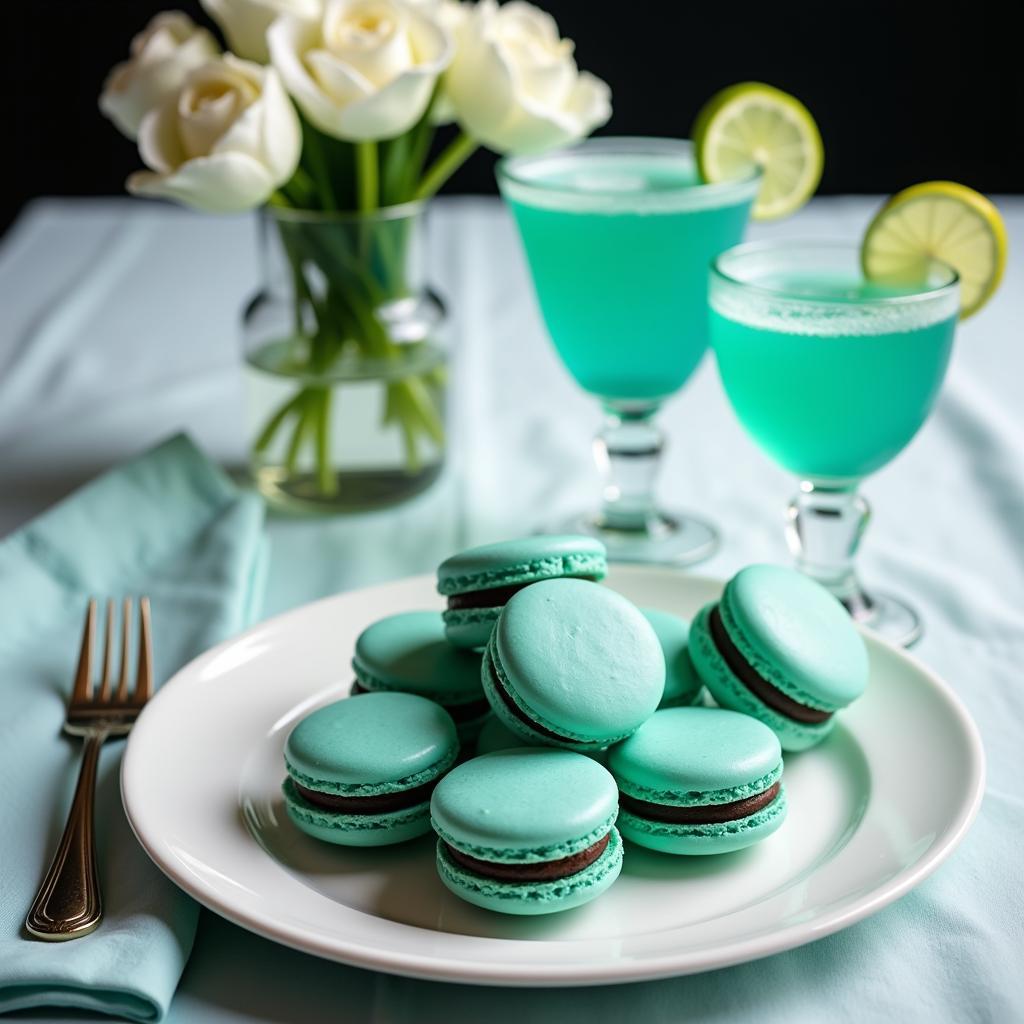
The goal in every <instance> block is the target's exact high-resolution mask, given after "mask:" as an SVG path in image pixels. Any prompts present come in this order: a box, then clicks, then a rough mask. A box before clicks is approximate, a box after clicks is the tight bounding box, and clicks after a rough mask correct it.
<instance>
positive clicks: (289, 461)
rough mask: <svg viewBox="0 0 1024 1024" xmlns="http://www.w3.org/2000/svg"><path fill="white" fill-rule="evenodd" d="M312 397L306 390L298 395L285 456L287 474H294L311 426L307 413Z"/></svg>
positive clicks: (309, 391)
mask: <svg viewBox="0 0 1024 1024" xmlns="http://www.w3.org/2000/svg"><path fill="white" fill-rule="evenodd" d="M312 397H313V395H312V392H311V390H310V389H308V388H305V389H303V391H302V392H301V393H300V394H299V405H298V415H297V416H296V419H295V426H294V427H293V428H292V437H291V441H289V443H288V454H287V455H286V456H285V467H286V468H287V470H288V472H289V473H294V472H295V469H296V467H297V466H298V463H299V454H300V453H301V451H302V442H303V439H304V438H305V436H306V432H307V430H308V429H309V427H310V425H311V423H310V415H309V413H310V400H311V399H312Z"/></svg>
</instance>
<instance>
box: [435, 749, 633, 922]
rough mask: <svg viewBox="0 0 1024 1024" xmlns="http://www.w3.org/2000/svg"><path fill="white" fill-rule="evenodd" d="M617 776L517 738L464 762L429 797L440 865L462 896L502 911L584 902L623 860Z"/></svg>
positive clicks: (610, 878) (611, 879) (613, 874)
mask: <svg viewBox="0 0 1024 1024" xmlns="http://www.w3.org/2000/svg"><path fill="white" fill-rule="evenodd" d="M617 814H618V791H617V788H616V785H615V780H614V779H613V778H612V777H611V775H610V774H609V773H608V771H607V769H605V768H603V767H602V766H601V765H599V764H598V763H597V762H596V761H594V760H593V759H592V758H589V757H585V756H583V755H581V754H576V753H573V752H572V751H569V750H555V749H553V748H550V747H547V748H542V747H521V748H518V749H515V750H501V751H497V752H495V753H492V754H487V755H486V756H484V757H477V758H474V759H473V760H471V761H467V762H465V763H464V764H461V765H459V766H458V767H457V768H455V769H454V770H453V771H452V772H450V773H449V774H448V775H446V776H445V777H444V779H442V780H441V782H440V783H439V784H438V786H437V788H436V789H435V790H434V795H433V797H432V798H431V801H430V818H431V824H432V825H433V827H434V831H435V832H436V833H437V835H438V843H437V870H438V874H439V875H440V877H441V881H442V882H443V883H444V884H445V885H446V886H447V887H448V888H449V889H450V890H451V891H452V892H453V893H455V895H456V896H459V897H461V898H462V899H464V900H466V901H468V902H469V903H473V904H475V905H476V906H479V907H484V908H485V909H487V910H497V911H500V912H501V913H505V914H549V913H552V912H554V911H558V910H568V909H570V908H571V907H578V906H580V905H581V904H583V903H587V902H589V901H590V900H592V899H594V898H595V897H596V896H599V895H600V894H601V893H602V892H604V891H605V890H606V889H607V888H608V887H609V886H610V885H611V884H612V882H614V881H615V879H616V878H617V877H618V875H619V871H620V870H621V868H622V842H621V840H620V838H619V834H618V832H617V831H616V830H615V827H614V826H615V818H616V815H617Z"/></svg>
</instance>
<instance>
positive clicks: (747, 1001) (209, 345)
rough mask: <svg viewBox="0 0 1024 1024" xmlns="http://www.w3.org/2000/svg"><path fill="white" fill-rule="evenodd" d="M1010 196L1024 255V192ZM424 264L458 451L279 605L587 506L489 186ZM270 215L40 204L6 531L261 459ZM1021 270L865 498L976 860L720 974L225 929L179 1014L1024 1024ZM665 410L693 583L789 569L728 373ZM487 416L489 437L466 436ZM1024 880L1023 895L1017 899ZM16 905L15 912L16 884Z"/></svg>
mask: <svg viewBox="0 0 1024 1024" xmlns="http://www.w3.org/2000/svg"><path fill="white" fill-rule="evenodd" d="M877 205H878V202H877V200H875V199H871V198H854V197H851V198H836V199H821V200H816V201H815V202H813V203H812V204H811V205H810V206H809V207H808V208H807V209H806V210H805V211H803V212H802V213H800V214H799V215H797V216H796V217H794V218H793V219H792V220H790V221H787V222H785V223H783V224H780V225H771V226H768V227H760V228H756V229H755V230H754V231H753V232H752V234H753V235H754V236H755V237H756V236H770V237H782V236H804V237H838V238H847V239H856V238H858V237H859V235H860V233H861V231H862V230H863V227H864V225H865V223H866V222H867V219H868V217H869V215H870V213H871V212H872V210H873V209H874V208H875V207H876V206H877ZM1000 205H1001V207H1002V209H1003V211H1004V213H1005V214H1006V216H1007V220H1008V223H1009V226H1010V234H1011V244H1012V245H1014V246H1015V248H1016V250H1020V249H1021V248H1024V200H1021V199H1009V200H1005V201H1001V202H1000ZM430 246H431V250H430V251H431V266H432V276H433V279H434V281H435V283H436V285H437V287H438V289H439V290H440V291H441V292H442V293H443V294H444V295H445V296H446V298H447V300H448V303H449V306H450V309H451V311H452V318H451V333H452V338H453V340H454V344H455V363H454V368H453V374H452V394H453V399H454V401H453V404H454V412H453V424H452V427H453V430H452V457H451V460H450V465H449V468H448V470H447V472H446V474H445V476H444V478H443V479H442V481H441V482H440V483H439V484H438V485H437V486H436V487H435V488H434V489H433V490H432V491H430V492H428V493H427V494H426V495H424V496H422V497H421V498H419V499H417V500H415V501H413V502H411V503H410V504H408V505H407V506H405V507H403V508H401V509H398V510H395V511H391V512H386V513H382V514H378V515H375V516H364V517H353V518H345V519H335V520H326V521H318V522H310V521H296V520H282V519H275V520H272V522H271V526H270V533H271V540H272V545H273V552H274V554H273V561H272V569H271V580H270V590H269V594H268V598H267V605H266V613H267V614H273V613H275V612H278V611H281V610H284V609H285V608H288V607H292V606H294V605H295V604H298V603H300V602H302V601H305V600H309V599H311V598H314V597H318V596H321V595H324V594H327V593H332V592H334V591H337V590H339V589H346V588H351V587H356V586H361V585H365V584H368V583H371V582H377V581H380V580H384V579H388V578H395V577H399V576H404V575H408V574H411V573H417V572H425V571H429V570H431V569H432V568H433V566H434V565H435V564H436V561H437V560H438V559H439V558H440V557H442V556H443V555H445V554H447V553H449V552H450V551H451V550H453V549H454V548H456V547H458V546H460V545H463V544H465V543H470V542H477V541H482V540H488V539H495V538H498V537H501V536H506V535H512V534H517V533H522V532H526V531H529V530H530V529H531V528H532V527H533V526H534V525H535V521H536V517H537V515H538V514H539V513H541V512H543V514H544V515H545V517H546V516H548V515H550V514H551V513H553V512H557V511H558V510H560V509H569V508H571V507H575V506H579V505H581V504H585V503H587V502H590V501H592V500H594V498H595V495H596V486H597V479H596V471H595V470H594V469H593V467H592V465H591V463H590V461H589V445H590V440H591V437H592V435H593V432H594V430H595V429H596V426H597V420H598V414H597V410H596V407H595V406H594V404H593V403H592V402H591V401H590V400H589V399H587V398H586V397H585V396H584V395H583V394H582V393H581V392H580V391H579V390H578V389H577V388H576V387H575V385H574V384H573V383H572V381H571V380H570V378H569V377H568V375H567V374H566V373H565V371H564V370H563V369H562V368H561V365H560V364H559V363H558V361H557V359H556V357H555V354H554V352H553V350H552V349H551V347H550V345H549V343H548V341H547V339H546V337H545V334H544V330H543V327H542V325H541V322H540V319H539V316H538V312H537V308H536V305H535V302H534V299H533V296H532V293H531V291H530V288H529V286H528V282H527V279H526V271H525V267H524V264H523V261H522V257H521V254H520V250H519V247H518V241H517V239H516V237H515V234H514V231H513V228H512V225H511V223H510V221H509V219H508V217H507V215H506V214H505V212H504V211H503V210H502V208H501V207H500V205H499V204H498V203H497V202H496V201H494V200H480V199H466V200H450V201H442V202H439V203H437V204H436V208H435V210H434V212H433V214H432V222H431V242H430ZM256 274H257V270H256V233H255V225H254V221H253V219H252V218H247V217H243V218H224V219H221V218H207V217H201V216H199V215H196V214H192V213H189V212H186V211H183V210H179V209H171V208H167V207H162V206H156V205H148V204H144V203H140V202H133V201H130V200H104V201H73V200H46V201H42V202H37V203H34V204H32V205H31V206H30V207H29V208H28V209H27V210H26V211H25V213H24V215H23V216H22V217H21V219H20V220H19V221H18V222H17V224H16V225H15V227H14V228H13V229H12V231H11V232H10V233H9V234H8V236H7V237H6V238H5V240H4V242H3V245H2V248H0V310H2V319H0V535H2V534H4V533H6V532H8V531H9V530H11V529H12V528H14V527H15V526H17V525H18V524H19V523H21V522H24V521H25V520H27V519H28V518H29V517H31V516H32V515H34V514H35V513H36V512H38V511H39V510H41V509H42V508H43V507H45V506H46V505H48V504H49V503H51V502H52V501H54V500H55V499H57V498H58V497H60V496H62V495H63V494H65V493H67V492H68V491H70V490H71V489H72V488H73V487H74V486H75V485H76V484H78V483H80V482H82V481H84V480H85V479H87V478H89V477H91V476H93V475H94V474H95V473H96V472H97V471H99V470H101V469H103V468H105V467H107V466H109V465H112V464H113V463H116V462H117V461H119V460H121V459H122V458H124V457H126V456H128V455H129V454H132V453H135V452H138V451H139V450H140V449H142V448H143V447H145V446H146V445H148V444H150V443H151V442H155V441H157V440H158V439H160V438H162V437H164V436H166V435H168V434H170V433H172V432H174V431H176V430H180V429H185V430H188V431H189V432H190V433H191V434H192V435H193V437H194V438H195V439H196V440H197V441H198V442H199V443H200V444H201V445H202V446H203V447H205V448H206V450H207V451H209V452H210V453H211V454H213V455H214V456H216V457H218V458H220V459H222V460H223V461H224V462H226V463H227V464H230V465H238V464H241V462H242V461H243V452H244V441H245V438H244V429H243V396H242V380H241V373H240V362H239V360H240V355H239V353H240V343H239V330H238V325H239V309H240V307H241V304H242V302H243V300H244V298H245V297H246V296H247V294H248V293H249V292H250V291H251V290H252V289H253V288H254V286H255V283H256ZM1022 324H1024V272H1022V264H1021V261H1020V260H1016V259H1014V260H1012V261H1011V265H1010V268H1009V270H1008V274H1007V280H1006V281H1005V283H1004V285H1003V287H1002V290H1001V292H1000V294H999V295H998V296H997V298H996V299H995V300H994V301H993V302H992V303H991V305H990V306H989V307H988V308H987V309H986V310H985V311H983V312H982V313H981V314H979V315H978V316H977V317H975V318H974V319H972V320H970V321H969V322H968V323H967V324H966V325H964V326H963V327H962V328H961V330H960V331H959V336H958V340H957V346H956V351H955V355H954V360H953V365H952V368H951V370H950V373H949V376H948V378H947V381H946V384H945V388H944V390H943V393H942V396H941V398H940V399H939V402H938V406H937V408H936V410H935V413H934V414H933V416H932V417H931V419H930V421H929V422H928V424H927V425H926V426H925V428H924V429H923V430H922V432H921V434H920V435H919V437H918V438H917V439H916V440H915V441H914V442H913V444H912V445H911V446H910V447H909V448H908V449H907V451H906V452H904V453H903V454H902V455H900V456H899V457H898V458H897V459H896V460H895V461H894V462H893V463H892V464H891V465H890V466H888V467H886V468H885V469H884V470H883V471H881V472H880V473H879V474H877V476H876V477H874V478H872V479H871V480H870V481H869V482H868V484H867V486H866V488H865V491H866V493H867V495H868V497H869V498H870V500H871V501H872V503H873V504H874V507H875V512H876V515H875V518H874V520H873V522H872V525H871V528H870V530H869V533H868V536H867V539H866V541H865V545H864V551H863V560H862V569H863V575H864V577H865V579H866V580H867V581H868V583H869V584H870V583H872V582H876V583H884V585H885V587H886V589H889V590H892V591H895V592H901V591H902V592H905V593H907V594H908V595H910V596H912V598H913V600H914V601H915V603H916V604H917V605H918V606H919V607H920V609H921V610H922V611H923V612H924V614H925V617H926V631H927V632H926V637H925V639H924V641H923V642H922V644H921V645H920V646H919V648H918V653H919V654H920V656H921V657H922V658H923V659H924V660H925V661H927V662H929V663H930V664H932V665H933V666H934V667H936V668H937V669H938V670H939V671H940V672H941V673H942V674H943V675H945V677H946V678H947V679H949V681H950V682H951V683H952V685H953V686H954V687H955V688H956V689H957V690H958V692H959V693H960V694H961V696H962V697H963V699H964V700H965V702H966V703H967V705H968V707H969V708H970V710H971V711H972V713H973V714H974V716H975V717H976V719H977V720H978V722H979V725H980V727H981V730H982V734H983V738H984V741H985V745H986V749H987V752H988V756H989V792H988V795H987V798H986V802H985V805H984V807H983V809H982V813H981V816H980V818H979V821H978V823H977V825H976V826H975V829H974V830H973V832H972V834H971V835H970V836H969V837H968V839H967V840H966V842H965V845H964V847H963V848H962V850H961V851H959V852H958V853H957V854H956V855H955V856H954V857H953V859H952V860H951V861H950V863H949V864H947V865H946V866H945V867H944V868H943V869H942V871H940V872H939V873H938V874H937V875H936V876H935V878H933V879H931V880H929V881H928V882H926V883H925V884H924V885H923V886H922V887H921V888H920V889H919V890H917V891H916V892H915V893H913V894H911V895H910V896H909V897H907V898H906V899H904V900H903V901H901V902H900V903H899V904H897V905H895V906H894V907H891V908H889V909H887V910H886V911H884V912H883V913H881V914H880V915H878V916H877V917H875V918H873V919H871V920H869V921H867V922H864V923H862V924H860V925H857V926H856V927H854V928H852V929H849V930H848V931H846V932H844V933H841V934H839V935H836V936H832V937H830V938H828V939H825V940H822V941H820V942H818V943H816V944H814V945H813V946H811V947H808V948H806V949H804V950H798V951H794V952H792V953H788V954H783V955H781V956H778V957H774V958H771V959H770V960H767V961H763V962H761V963H759V964H751V965H746V966H743V967H739V968H732V969H730V970H728V971H723V972H715V973H713V974H709V975H705V976H701V977H698V978H689V979H677V980H674V981H666V982H658V983H653V984H648V985H643V986H623V987H617V988H613V989H609V990H603V991H598V990H591V991H589V992H582V991H579V990H563V991H548V992H543V991H538V992H530V991H509V992H504V993H502V995H501V997H500V998H495V995H494V992H493V990H486V989H472V988H460V987H456V986H442V985H433V984H429V983H424V982H414V981H408V980H403V979H395V978H388V977H386V976H383V975H376V974H372V973H369V972H364V971H358V970H355V969H350V968H345V967H341V966H337V965H328V964H325V963H323V962H320V961H317V960H315V959H313V958H310V957H304V956H302V955H300V954H297V953H292V952H290V951H286V950H283V949H280V948H278V947H275V946H272V945H271V944H270V943H268V942H265V941H264V940H262V939H257V938H256V937H254V936H251V935H248V934H247V933H244V932H242V931H240V930H239V929H237V928H235V927H234V926H232V925H229V924H227V923H225V922H223V921H221V920H219V919H217V918H215V917H214V916H213V915H211V914H205V915H204V919H203V924H202V926H201V928H200V934H199V938H198V941H197V945H196V950H195V953H194V955H193V958H192V961H191V962H190V964H189V967H188V969H187V971H186V974H185V977H184V979H183V982H182V986H181V989H180V991H179V994H178V996H177V998H176V1000H175V1003H174V1007H173V1009H172V1014H171V1018H170V1019H172V1020H174V1021H182V1022H185V1021H189V1022H202V1024H205V1022H227V1021H238V1020H245V1019H256V1020H273V1021H279V1020H280V1021H284V1020H297V1019H302V1020H304V1021H320V1020H325V1021H326V1020H332V1021H336V1020H351V1021H370V1020H379V1021H427V1020H431V1021H432V1020H438V1021H440V1020H445V1021H452V1020H467V1021H468V1020H477V1019H484V1018H488V1019H490V1020H492V1021H505V1020H509V1021H512V1020H515V1021H520V1020H522V1019H525V1018H532V1019H534V1020H540V1021H547V1020H551V1021H556V1020H563V1019H571V1018H572V1016H573V1015H574V1011H581V1010H582V1009H583V1008H584V1007H586V1012H587V1013H588V1014H589V1015H590V1016H591V1018H592V1019H595V1020H596V1019H621V1018H624V1017H627V1016H629V1017H632V1018H634V1019H638V1020H644V1021H647V1020H655V1019H666V1020H668V1019H678V1018H680V1017H682V1016H686V1015H689V1014H690V1013H691V1012H692V1013H693V1015H694V1016H698V1015H699V1013H700V1012H704V1013H706V1014H707V1016H709V1017H714V1018H715V1019H737V1020H746V1019H749V1020H755V1019H756V1020H759V1021H768V1020H771V1021H775V1020H778V1021H780V1022H782V1021H785V1022H786V1024H793V1022H794V1021H795V1020H804V1019H807V1020H816V1019H819V1018H820V1017H821V1016H824V1015H829V1016H834V1017H837V1018H843V1019H849V1020H865V1019H875V1018H878V1019H900V1020H922V1021H926V1020H927V1021H932V1020H940V1019H958V1020H967V1019H971V1020H1010V1019H1024V995H1022V994H1021V992H1020V991H1019V987H1018V984H1017V983H1018V982H1019V977H1020V971H1021V964H1022V963H1024V935H1022V925H1021V921H1022V919H1024V906H1022V895H1021V893H1022V886H1021V884H1020V874H1019V872H1016V873H1015V874H1014V873H1012V872H1011V871H1010V866H1011V865H1012V863H1013V862H1016V861H1019V857H1020V850H1021V841H1022V840H1024V801H1022V798H1021V796H1020V794H1019V790H1018V789H1017V788H1016V783H1017V781H1018V777H1019V772H1020V768H1021V767H1022V763H1024V762H1022V757H1021V750H1022V749H1024V683H1022V681H1021V666H1022V664H1024V408H1022V404H1021V400H1020V394H1021V385H1022V382H1024V331H1022ZM662 422H663V423H664V425H665V427H666V428H667V430H668V432H669V435H670V438H671V446H670V448H669V451H668V453H667V457H666V461H665V467H664V476H663V479H662V488H661V489H662V492H663V494H664V496H665V497H666V498H668V499H671V500H673V501H676V502H679V503H682V504H684V505H687V506H689V507H691V508H693V509H695V510H699V511H700V512H702V513H704V514H706V515H707V516H708V517H711V518H713V519H714V520H715V521H717V522H718V523H719V524H720V526H721V527H722V529H723V533H724V538H725V542H724V544H723V546H722V549H721V550H720V552H719V553H718V554H717V555H716V556H715V557H714V558H713V559H712V560H710V561H709V562H707V563H705V565H704V566H702V567H701V570H700V571H706V572H708V573H711V574H717V575H723V576H724V575H727V574H729V573H731V572H732V571H734V570H735V569H737V568H738V567H740V566H741V565H743V564H745V563H748V562H751V561H756V560H767V561H785V560H786V559H787V557H788V555H787V552H786V548H785V543H784V540H783V534H782V510H783V507H784V506H785V504H786V502H787V500H788V499H789V497H790V496H791V494H792V492H793V490H794V482H793V481H792V480H791V479H789V478H788V477H787V475H786V474H785V473H783V472H782V471H781V470H779V469H777V468H776V467H775V466H773V465H772V464H771V463H770V462H769V461H768V460H767V459H766V458H765V457H764V456H763V455H762V454H761V453H760V452H759V451H758V449H757V448H755V446H754V445H753V443H752V442H751V441H750V440H748V439H747V437H746V436H745V435H744V433H743V432H742V430H741V429H740V427H739V425H738V423H737V422H736V420H735V418H734V417H733V415H732V413H731V410H730V409H729V407H728V405H727V404H726V401H725V398H724V396H723V394H722V391H721V387H720V385H719V382H718V378H717V374H716V371H715V368H714V365H713V361H712V360H707V361H706V362H705V363H704V365H703V366H702V367H701V369H700V370H699V372H698V373H697V374H696V375H695V377H694V379H693V380H692V381H691V382H690V383H689V384H688V385H687V387H686V388H685V389H684V391H683V392H682V394H681V395H680V396H679V397H678V398H677V399H676V400H674V401H673V402H671V403H670V404H669V405H668V407H667V408H666V410H665V412H664V415H663V419H662ZM470 426H471V429H470ZM1008 878H1014V879H1016V881H1017V885H1016V886H1015V887H1014V886H1010V887H1007V885H1006V880H1007V879H1008ZM4 898H10V894H7V895H6V896H5V897H4Z"/></svg>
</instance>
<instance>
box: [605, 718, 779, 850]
mask: <svg viewBox="0 0 1024 1024" xmlns="http://www.w3.org/2000/svg"><path fill="white" fill-rule="evenodd" d="M608 767H609V769H610V770H611V772H612V774H613V775H614V776H615V781H616V782H617V783H618V786H619V794H620V795H619V804H620V808H621V810H620V812H619V824H618V827H619V830H620V831H621V833H622V835H623V838H625V839H628V840H630V841H632V842H634V843H636V844H638V845H639V846H646V847H648V848H649V849H652V850H659V851H661V852H662V853H676V854H711V853H730V852H732V851H734V850H741V849H743V848H744V847H747V846H751V845H753V844H754V843H757V842H760V841H761V840H762V839H765V838H767V837H768V836H770V835H771V834H772V833H773V832H774V831H775V830H776V829H777V828H778V827H779V826H780V825H781V824H782V822H783V820H784V819H785V817H786V795H785V791H784V790H783V788H782V781H781V780H782V748H781V747H780V745H779V741H778V738H777V737H776V735H775V733H773V732H772V730H771V729H769V728H768V727H767V726H766V725H764V724H763V723H761V722H759V721H757V719H754V718H750V717H749V716H748V715H741V714H739V713H738V712H736V711H726V710H724V709H722V708H707V707H689V708H687V707H682V708H666V709H664V710H662V711H658V712H656V713H655V714H654V715H653V716H652V717H651V718H649V719H648V720H647V721H646V722H645V723H644V724H643V725H642V726H641V727H640V728H639V729H638V730H637V731H636V732H635V733H634V734H633V735H632V736H630V738H629V739H628V740H626V741H625V742H623V743H620V744H619V745H618V746H616V747H613V748H612V750H611V752H610V754H609V756H608Z"/></svg>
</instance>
